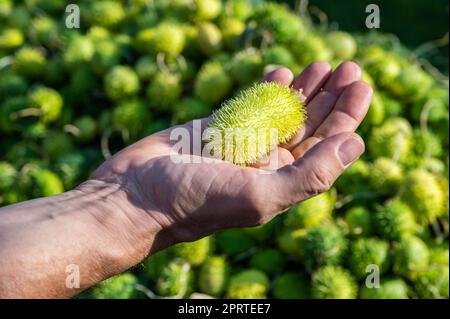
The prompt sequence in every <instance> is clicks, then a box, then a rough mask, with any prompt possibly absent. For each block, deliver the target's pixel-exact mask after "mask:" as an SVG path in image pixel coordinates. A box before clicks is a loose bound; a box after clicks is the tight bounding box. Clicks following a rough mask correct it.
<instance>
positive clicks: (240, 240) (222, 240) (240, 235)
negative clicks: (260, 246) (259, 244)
mask: <svg viewBox="0 0 450 319" xmlns="http://www.w3.org/2000/svg"><path fill="white" fill-rule="evenodd" d="M216 243H217V247H218V248H219V250H220V251H222V252H223V253H225V254H226V255H228V256H235V255H238V254H240V253H244V252H246V251H248V250H249V249H250V248H251V247H253V246H254V245H255V241H254V240H253V238H252V237H250V235H249V234H247V233H245V232H244V231H243V230H242V229H228V230H224V231H221V232H219V233H217V234H216Z"/></svg>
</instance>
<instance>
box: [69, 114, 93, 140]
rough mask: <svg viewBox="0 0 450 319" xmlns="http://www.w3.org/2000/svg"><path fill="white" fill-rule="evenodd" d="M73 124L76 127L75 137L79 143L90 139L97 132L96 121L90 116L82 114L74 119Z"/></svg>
mask: <svg viewBox="0 0 450 319" xmlns="http://www.w3.org/2000/svg"><path fill="white" fill-rule="evenodd" d="M73 125H74V126H75V127H76V128H77V129H78V132H77V133H76V134H75V139H76V140H77V141H79V142H81V143H86V142H89V141H92V140H93V139H94V138H95V135H96V134H97V130H98V128H97V122H96V121H95V119H94V118H92V117H91V116H88V115H85V116H82V117H80V118H78V119H76V120H75V122H74V123H73Z"/></svg>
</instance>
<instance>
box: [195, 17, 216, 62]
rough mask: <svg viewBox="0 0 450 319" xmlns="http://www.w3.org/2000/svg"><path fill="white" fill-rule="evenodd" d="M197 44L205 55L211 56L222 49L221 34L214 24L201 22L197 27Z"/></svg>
mask: <svg viewBox="0 0 450 319" xmlns="http://www.w3.org/2000/svg"><path fill="white" fill-rule="evenodd" d="M197 42H198V47H199V48H200V50H201V51H202V52H203V53H204V54H205V55H207V56H212V55H214V54H216V53H217V52H219V51H220V50H221V49H222V33H221V32H220V29H219V28H218V27H217V26H216V25H215V24H214V23H211V22H203V23H202V24H200V25H199V26H198V30H197Z"/></svg>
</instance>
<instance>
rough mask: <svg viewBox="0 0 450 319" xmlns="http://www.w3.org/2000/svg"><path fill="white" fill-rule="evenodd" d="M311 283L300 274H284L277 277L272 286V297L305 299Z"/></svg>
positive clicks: (306, 277) (305, 276)
mask: <svg viewBox="0 0 450 319" xmlns="http://www.w3.org/2000/svg"><path fill="white" fill-rule="evenodd" d="M310 286H311V283H310V280H309V278H308V276H307V275H306V274H304V273H302V272H285V273H283V274H281V275H280V276H279V277H277V278H276V279H275V281H274V283H273V286H272V295H273V297H274V298H277V299H307V298H309V297H310V289H311V287H310Z"/></svg>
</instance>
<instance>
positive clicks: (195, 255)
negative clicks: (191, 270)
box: [171, 237, 212, 266]
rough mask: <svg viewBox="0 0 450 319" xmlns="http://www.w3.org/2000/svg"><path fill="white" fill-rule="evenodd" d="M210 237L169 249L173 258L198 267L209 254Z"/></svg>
mask: <svg viewBox="0 0 450 319" xmlns="http://www.w3.org/2000/svg"><path fill="white" fill-rule="evenodd" d="M211 245H212V243H211V237H204V238H202V239H199V240H196V241H194V242H188V243H179V244H177V245H175V246H173V247H172V248H171V250H172V253H173V255H174V256H175V257H178V258H181V259H183V260H185V261H187V262H188V263H189V264H191V265H192V266H198V265H200V264H201V263H202V262H204V261H205V259H206V258H207V257H208V255H209V253H210V252H211Z"/></svg>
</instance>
